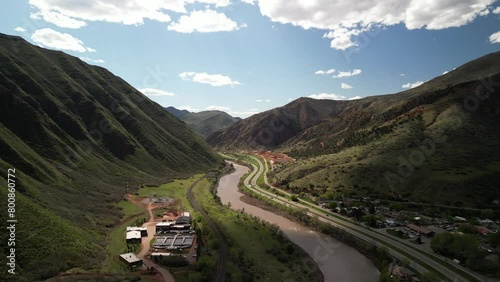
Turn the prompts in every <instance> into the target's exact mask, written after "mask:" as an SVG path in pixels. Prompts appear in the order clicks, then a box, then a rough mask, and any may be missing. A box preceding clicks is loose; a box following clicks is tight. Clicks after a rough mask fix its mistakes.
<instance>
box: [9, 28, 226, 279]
mask: <svg viewBox="0 0 500 282" xmlns="http://www.w3.org/2000/svg"><path fill="white" fill-rule="evenodd" d="M218 163H220V159H219V158H218V157H217V155H216V154H215V153H214V152H213V151H212V150H211V149H210V148H209V146H208V145H207V144H206V143H205V142H204V141H203V140H202V138H200V137H198V136H197V135H196V134H194V133H193V132H192V131H191V130H190V129H188V128H187V126H186V125H185V124H184V123H183V122H181V121H179V120H178V119H177V118H175V117H174V116H172V115H171V114H169V113H168V112H166V111H165V110H164V109H163V108H162V107H161V106H159V105H158V104H156V103H154V102H152V101H151V100H149V99H148V98H146V97H145V96H144V95H143V94H141V93H140V92H139V91H137V90H136V89H134V88H133V87H131V86H130V85H129V84H127V83H126V82H125V81H123V80H122V79H120V78H119V77H116V76H114V75H113V74H112V73H110V72H109V71H107V70H106V69H104V68H101V67H96V66H91V65H88V64H86V63H84V62H82V61H81V60H80V59H78V58H76V57H72V56H69V55H66V54H64V53H62V52H56V51H50V50H45V49H43V48H39V47H36V46H33V45H31V44H29V43H27V42H26V41H24V40H23V39H21V38H19V37H14V36H7V35H1V34H0V169H1V171H2V173H1V175H2V177H3V179H2V180H1V181H2V182H3V183H6V177H7V170H8V168H15V169H16V181H17V182H16V188H17V192H16V200H17V202H16V208H17V209H16V217H17V219H18V221H19V223H18V225H17V230H16V240H17V245H16V252H17V253H16V255H17V272H18V273H19V274H20V276H16V277H17V279H18V280H24V281H33V280H37V279H44V278H48V277H51V276H53V275H55V274H57V273H58V272H61V271H65V270H68V269H71V268H73V267H82V268H84V269H94V270H98V269H99V268H100V265H101V262H102V261H103V259H104V256H105V248H106V245H107V238H106V233H107V232H108V230H109V228H110V227H112V226H113V225H114V224H115V223H117V222H118V221H119V220H120V218H121V217H122V216H123V213H122V212H121V211H120V210H119V209H117V208H116V207H115V202H116V201H118V200H119V199H120V198H121V195H123V193H124V192H125V189H124V187H125V186H126V183H128V184H129V186H130V187H131V191H130V192H133V190H135V189H137V187H138V186H139V185H141V184H144V183H148V184H159V183H162V182H165V181H167V180H168V179H170V178H172V177H176V176H182V175H187V174H191V173H194V172H200V171H204V170H206V169H208V168H210V167H213V166H214V165H216V164H218ZM0 193H1V198H2V199H6V197H7V195H6V193H7V191H6V189H1V192H0ZM6 204H7V202H6V201H4V200H2V209H3V210H6ZM6 216H7V215H6V214H5V213H1V218H0V220H1V221H2V229H3V228H4V225H3V224H5V222H6V218H5V217H6ZM7 235H8V234H6V233H5V232H2V233H0V240H1V241H2V242H6V241H7V238H6V236H7ZM7 251H8V250H7V247H6V245H4V253H6V254H7ZM5 267H6V266H5V265H2V266H1V271H2V272H3V273H5V272H6V269H5ZM4 271H5V272H4ZM2 279H3V278H2Z"/></svg>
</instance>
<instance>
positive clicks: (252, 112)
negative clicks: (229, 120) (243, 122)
mask: <svg viewBox="0 0 500 282" xmlns="http://www.w3.org/2000/svg"><path fill="white" fill-rule="evenodd" d="M227 113H228V114H230V115H231V116H233V117H241V118H247V117H249V116H251V115H255V114H258V113H260V111H259V110H258V109H248V110H246V111H229V112H227Z"/></svg>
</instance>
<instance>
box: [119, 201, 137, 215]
mask: <svg viewBox="0 0 500 282" xmlns="http://www.w3.org/2000/svg"><path fill="white" fill-rule="evenodd" d="M116 205H117V206H118V207H119V208H120V209H121V210H122V211H123V213H124V216H123V218H128V217H130V216H134V215H137V214H139V213H143V212H144V209H141V208H140V207H138V206H136V205H134V204H132V203H131V202H129V201H121V202H118V203H117V204H116Z"/></svg>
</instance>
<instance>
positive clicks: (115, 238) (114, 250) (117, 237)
mask: <svg viewBox="0 0 500 282" xmlns="http://www.w3.org/2000/svg"><path fill="white" fill-rule="evenodd" d="M145 217H147V213H146V211H145V210H143V212H142V213H140V214H139V215H137V216H134V217H132V218H130V219H129V220H127V221H124V222H122V223H121V224H120V225H118V226H116V227H115V228H113V229H112V230H111V232H110V233H109V235H108V240H109V245H108V248H107V251H106V260H105V261H104V263H103V265H102V268H101V272H126V271H128V268H127V266H126V265H125V264H124V263H123V262H121V261H120V260H119V258H118V256H119V255H120V254H123V253H125V252H127V243H126V241H125V231H126V229H127V226H129V225H131V224H133V223H134V222H135V221H136V220H138V219H141V218H145Z"/></svg>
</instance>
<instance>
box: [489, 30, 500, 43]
mask: <svg viewBox="0 0 500 282" xmlns="http://www.w3.org/2000/svg"><path fill="white" fill-rule="evenodd" d="M490 42H491V43H500V31H497V32H495V33H493V34H492V35H490Z"/></svg>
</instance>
